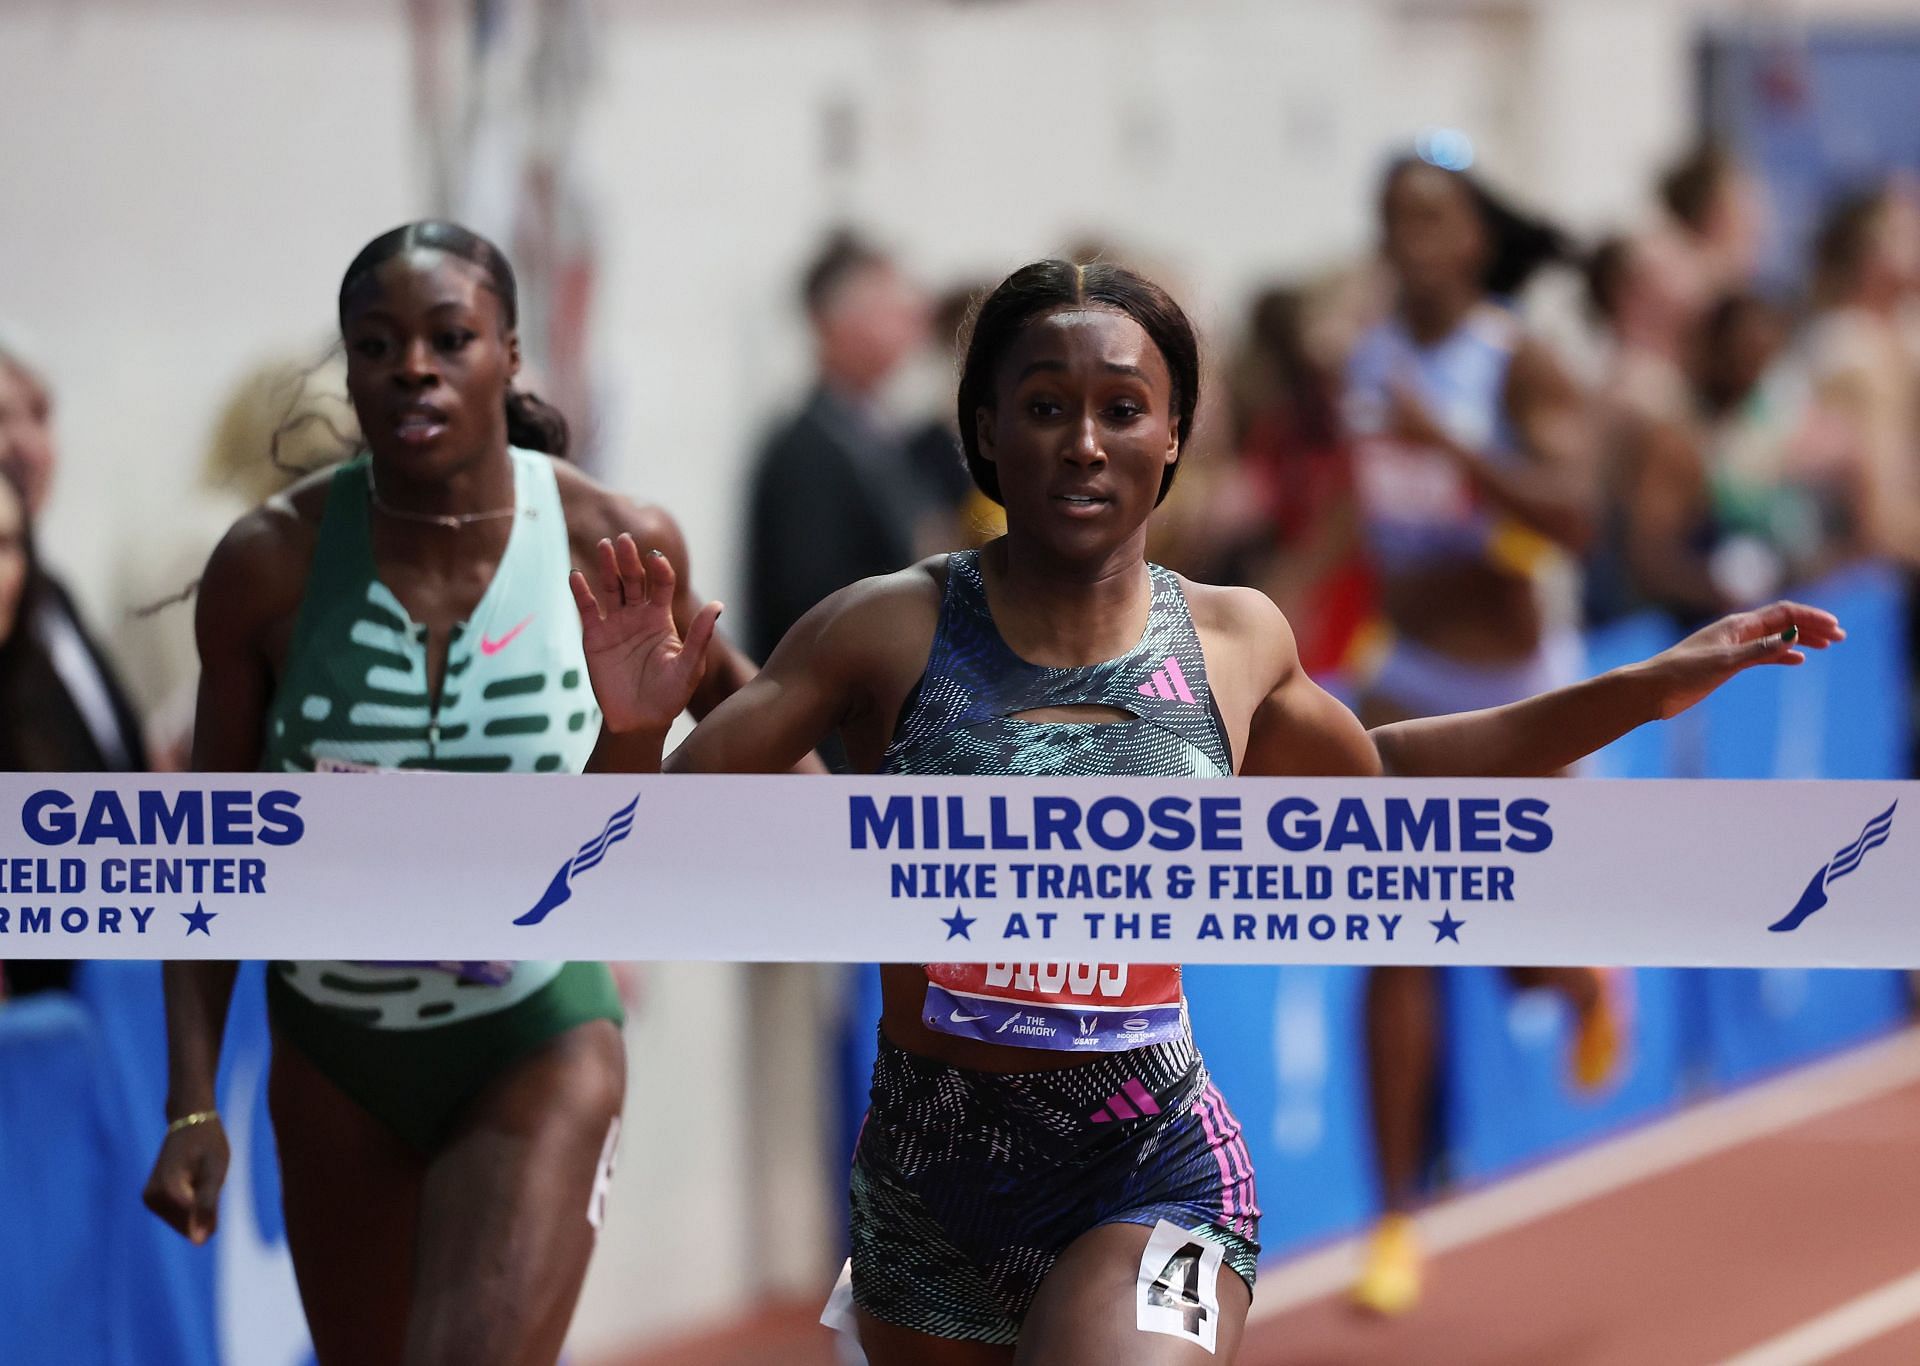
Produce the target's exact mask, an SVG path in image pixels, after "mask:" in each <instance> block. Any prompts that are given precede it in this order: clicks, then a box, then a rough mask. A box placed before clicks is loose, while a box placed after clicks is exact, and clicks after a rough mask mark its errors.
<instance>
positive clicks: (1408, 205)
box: [1380, 164, 1487, 294]
mask: <svg viewBox="0 0 1920 1366" xmlns="http://www.w3.org/2000/svg"><path fill="white" fill-rule="evenodd" d="M1380 209H1381V228H1382V230H1383V233H1384V237H1385V241H1386V252H1387V262H1388V264H1390V265H1391V266H1392V267H1393V270H1394V274H1396V275H1397V276H1399V277H1400V283H1401V286H1402V287H1403V288H1405V289H1406V290H1408V291H1409V292H1412V293H1416V294H1426V293H1430V292H1434V291H1438V290H1445V289H1456V288H1458V287H1460V286H1461V285H1463V284H1471V283H1472V282H1473V281H1476V280H1478V279H1479V277H1480V272H1481V271H1482V270H1483V269H1485V266H1486V260H1487V231H1486V226H1485V224H1483V223H1482V222H1481V221H1480V213H1479V210H1477V209H1476V208H1475V207H1474V205H1473V200H1472V199H1471V198H1470V197H1469V195H1468V193H1467V187H1466V186H1465V185H1464V184H1462V183H1461V181H1460V179H1459V177H1457V176H1455V175H1452V174H1450V173H1449V172H1446V171H1443V170H1440V169H1439V168H1438V167H1436V166H1424V165H1417V164H1416V165H1413V166H1409V167H1407V168H1405V169H1403V170H1402V171H1401V172H1400V173H1399V174H1398V175H1396V176H1394V177H1393V179H1392V180H1391V181H1389V182H1388V184H1387V192H1386V194H1385V195H1384V196H1383V197H1382V199H1381V205H1380Z"/></svg>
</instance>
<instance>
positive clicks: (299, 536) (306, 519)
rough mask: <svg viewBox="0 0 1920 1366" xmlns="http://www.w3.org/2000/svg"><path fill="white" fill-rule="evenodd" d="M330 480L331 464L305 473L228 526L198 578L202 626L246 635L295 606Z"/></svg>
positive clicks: (304, 583)
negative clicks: (315, 471) (297, 481)
mask: <svg viewBox="0 0 1920 1366" xmlns="http://www.w3.org/2000/svg"><path fill="white" fill-rule="evenodd" d="M332 479H333V471H332V470H331V469H326V470H321V471H319V472H318V473H315V474H311V475H308V476H307V477H306V478H304V479H302V480H301V481H300V482H299V483H297V484H295V485H294V486H293V487H292V488H289V489H287V490H285V491H284V492H281V493H277V494H275V495H274V496H273V497H271V498H269V499H268V500H267V501H266V502H264V503H262V504H261V505H260V506H259V507H256V508H254V509H253V510H251V511H250V512H247V513H246V514H244V515H243V516H242V517H240V519H239V520H238V521H236V522H235V523H234V524H233V525H232V526H231V527H229V528H227V533H226V535H224V536H222V537H221V538H220V543H219V544H218V545H216V546H215V547H214V549H213V554H212V556H210V557H209V558H208V560H207V567H206V571H205V572H204V573H203V574H202V575H201V578H200V588H199V594H198V597H199V603H198V607H197V609H196V620H197V622H198V625H199V627H200V628H201V629H202V630H203V631H204V630H206V629H208V628H209V627H211V628H213V629H215V630H217V631H222V632H228V633H232V634H234V635H236V636H240V637H249V636H251V635H252V634H253V633H254V632H255V631H256V630H258V629H260V628H262V627H264V626H266V625H268V624H270V623H273V622H275V621H279V620H281V619H283V618H285V617H288V616H291V615H292V614H293V613H294V612H296V611H297V610H298V609H299V606H300V600H301V598H302V597H304V596H305V594H306V587H307V575H308V573H309V571H310V570H311V569H312V567H313V553H314V547H315V545H316V544H317V543H318V541H319V536H320V522H321V519H322V517H323V516H324V515H325V513H326V506H327V490H328V487H329V485H330V484H331V482H332Z"/></svg>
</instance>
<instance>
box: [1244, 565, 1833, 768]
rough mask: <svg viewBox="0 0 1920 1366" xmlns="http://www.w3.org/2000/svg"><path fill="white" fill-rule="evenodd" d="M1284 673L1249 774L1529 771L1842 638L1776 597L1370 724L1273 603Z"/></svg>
mask: <svg viewBox="0 0 1920 1366" xmlns="http://www.w3.org/2000/svg"><path fill="white" fill-rule="evenodd" d="M1260 634H1261V636H1262V637H1263V638H1265V639H1266V640H1267V641H1268V642H1269V644H1268V646H1267V648H1268V649H1270V650H1271V651H1272V654H1271V655H1270V657H1269V659H1268V664H1269V666H1271V667H1275V668H1277V671H1278V674H1279V677H1280V682H1279V683H1278V684H1277V685H1275V686H1274V687H1273V688H1272V690H1271V691H1270V692H1268V693H1267V695H1266V698H1265V700H1264V701H1263V702H1262V703H1261V704H1260V706H1259V708H1258V709H1257V710H1256V711H1255V713H1254V716H1253V722H1252V724H1251V726H1250V727H1249V728H1248V736H1247V749H1246V754H1245V755H1244V757H1243V759H1242V762H1241V766H1240V771H1241V772H1242V773H1243V774H1246V775H1249V776H1288V777H1343V776H1351V777H1357V778H1366V777H1377V776H1380V775H1381V774H1391V775H1393V776H1396V777H1403V778H1532V777H1544V776H1546V775H1548V774H1552V773H1557V772H1559V771H1560V770H1561V769H1564V768H1566V767H1567V766H1568V765H1570V764H1573V763H1575V762H1577V761H1579V760H1581V759H1584V758H1585V757H1586V756H1587V755H1589V754H1592V753H1593V752H1594V751H1596V750H1599V749H1603V748H1605V747H1606V746H1607V745H1609V744H1611V743H1613V742H1614V741H1615V740H1617V739H1619V738H1620V737H1621V736H1623V735H1625V734H1626V733H1627V732H1628V731H1630V730H1633V729H1634V728H1635V727H1637V726H1640V725H1642V724H1644V723H1645V722H1648V721H1654V720H1660V719H1663V718H1665V717H1670V716H1677V715H1679V714H1680V713H1681V712H1683V711H1685V710H1686V709H1687V708H1688V707H1691V706H1692V705H1693V704H1694V703H1696V702H1698V701H1700V699H1701V698H1703V697H1705V696H1706V695H1707V694H1708V693H1710V692H1712V691H1713V690H1714V689H1715V688H1718V687H1719V686H1720V685H1721V684H1723V683H1725V682H1726V681H1727V680H1728V679H1730V678H1732V677H1733V676H1734V675H1735V674H1737V673H1741V672H1743V671H1744V670H1746V669H1749V668H1752V667H1753V666H1755V665H1759V664H1784V665H1796V664H1801V663H1804V662H1805V660H1806V656H1805V655H1804V654H1803V653H1802V650H1803V649H1805V648H1811V649H1816V650H1821V649H1825V648H1826V647H1827V646H1829V645H1832V644H1834V643H1836V642H1838V641H1841V640H1844V639H1846V632H1845V631H1843V630H1841V629H1840V623H1839V622H1838V621H1836V620H1835V619H1834V618H1833V616H1832V614H1830V613H1827V612H1823V611H1821V610H1820V609H1819V608H1817V607H1808V606H1805V605H1803V604H1801V603H1795V602H1776V603H1774V604H1773V605H1772V606H1770V607H1764V608H1761V609H1759V610H1758V611H1754V612H1742V613H1738V614H1736V615H1734V616H1730V617H1726V618H1723V619H1722V620H1720V621H1717V622H1715V623H1714V624H1713V625H1711V626H1708V627H1706V628H1704V629H1703V630H1700V631H1696V632H1695V633H1694V634H1693V635H1691V636H1688V637H1687V638H1686V639H1685V640H1683V641H1681V642H1680V643H1679V644H1678V645H1675V646H1674V647H1673V648H1672V649H1670V650H1664V651H1662V652H1661V653H1660V654H1657V655H1655V656H1654V657H1653V658H1651V659H1647V660H1642V661H1641V662H1640V663H1638V664H1629V665H1627V666H1626V667H1624V668H1620V669H1614V670H1612V671H1610V672H1608V673H1605V674H1602V675H1600V676H1599V677H1598V678H1590V679H1588V680H1587V681H1586V682H1584V683H1576V684H1574V685H1573V686H1572V687H1568V688H1558V689H1556V690H1554V691H1553V692H1549V693H1542V694H1540V695H1539V696H1538V697H1529V698H1527V699H1525V700H1524V701H1520V702H1513V703H1510V704H1508V705H1507V706H1504V707H1491V708H1488V709H1486V710H1484V711H1473V712H1461V713H1458V714H1455V715H1451V716H1431V717H1426V718H1424V719H1422V720H1418V721H1398V722H1395V723H1394V724H1392V725H1387V726H1380V727H1377V728H1375V729H1374V730H1371V731H1368V730H1365V729H1363V728H1362V727H1361V725H1360V722H1359V721H1358V720H1357V719H1355V717H1354V715H1353V713H1352V712H1350V711H1348V710H1347V709H1346V708H1345V707H1344V706H1342V705H1341V704H1340V703H1339V702H1338V701H1337V700H1335V699H1334V698H1333V697H1331V696H1330V695H1329V694H1328V693H1327V692H1326V691H1325V690H1324V689H1322V688H1321V687H1320V686H1319V684H1317V683H1315V682H1314V681H1313V680H1312V679H1311V678H1309V677H1307V675H1306V673H1305V671H1304V670H1302V669H1301V668H1300V667H1299V662H1298V659H1297V656H1296V655H1295V652H1294V647H1293V636H1292V632H1291V631H1290V630H1288V628H1287V626H1286V623H1285V621H1284V620H1283V619H1281V618H1280V616H1279V614H1278V613H1277V612H1275V613H1273V614H1272V618H1271V619H1270V620H1268V621H1263V622H1262V623H1261V632H1260Z"/></svg>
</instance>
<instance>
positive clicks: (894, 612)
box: [809, 555, 947, 654]
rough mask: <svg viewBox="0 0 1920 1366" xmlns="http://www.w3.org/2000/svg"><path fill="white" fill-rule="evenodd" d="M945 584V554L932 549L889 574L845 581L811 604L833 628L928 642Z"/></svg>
mask: <svg viewBox="0 0 1920 1366" xmlns="http://www.w3.org/2000/svg"><path fill="white" fill-rule="evenodd" d="M946 588H947V557H946V556H945V555H933V556H930V557H928V558H927V559H924V560H921V561H920V562H919V563H918V564H911V565H908V566H907V567H906V568H905V569H901V570H897V571H895V572H894V573H892V574H879V575H875V576H874V577H873V578H870V579H861V580H859V581H858V582H857V583H851V584H848V585H847V586H846V587H845V588H843V589H841V590H840V591H839V592H837V593H835V594H833V595H832V596H831V597H829V598H827V600H826V601H825V602H822V603H821V604H820V606H819V607H817V608H815V609H814V610H815V611H816V612H820V613H822V615H823V623H822V624H823V625H824V626H827V627H830V628H831V629H832V630H833V631H834V632H835V633H836V634H846V633H849V632H853V633H858V634H862V635H873V636H877V637H887V636H893V635H898V634H901V633H905V634H907V635H910V636H915V635H924V636H925V638H926V643H929V644H930V643H931V642H932V638H933V629H934V626H935V625H936V624H937V623H938V621H939V619H940V602H941V599H942V598H943V597H944V596H945V594H946ZM809 615H812V614H811V613H809ZM922 653H923V654H924V653H925V652H924V650H923V651H922Z"/></svg>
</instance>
